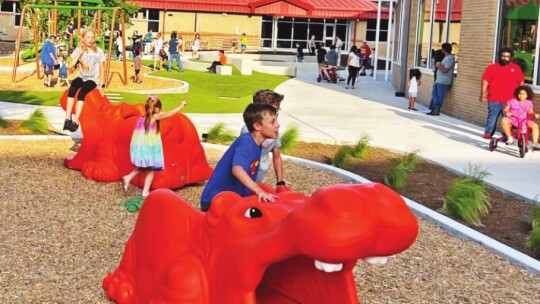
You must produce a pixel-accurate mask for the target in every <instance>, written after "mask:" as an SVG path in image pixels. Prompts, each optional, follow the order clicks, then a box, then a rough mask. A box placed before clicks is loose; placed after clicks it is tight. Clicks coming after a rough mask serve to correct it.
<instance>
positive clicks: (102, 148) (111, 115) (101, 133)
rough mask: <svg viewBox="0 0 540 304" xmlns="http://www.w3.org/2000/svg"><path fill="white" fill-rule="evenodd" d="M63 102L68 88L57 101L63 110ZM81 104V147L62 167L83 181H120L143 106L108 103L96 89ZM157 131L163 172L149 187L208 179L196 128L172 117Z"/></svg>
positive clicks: (129, 166) (140, 183)
mask: <svg viewBox="0 0 540 304" xmlns="http://www.w3.org/2000/svg"><path fill="white" fill-rule="evenodd" d="M66 102H67V90H66V92H65V93H64V95H63V96H62V97H61V99H60V104H61V105H62V107H63V108H64V109H65V108H66ZM84 103H85V104H84V109H83V111H82V114H81V117H80V121H81V128H82V133H83V139H82V142H81V146H80V148H79V151H78V152H77V154H76V155H75V156H73V157H68V158H66V159H65V161H64V164H65V165H66V167H68V168H70V169H76V170H81V172H82V174H83V176H84V177H86V178H90V179H93V180H96V181H108V182H112V181H119V180H120V179H121V177H122V176H123V175H126V174H128V173H129V172H131V171H132V170H133V169H134V166H133V165H132V164H131V160H130V155H129V145H130V142H131V135H132V133H133V129H134V128H135V123H136V121H137V118H138V117H139V116H140V115H142V113H144V105H142V104H138V105H131V104H127V103H120V104H114V105H113V104H111V102H110V101H109V99H107V97H104V96H101V95H100V94H99V91H98V90H93V91H91V92H90V93H89V94H88V95H86V98H85V102H84ZM73 110H74V111H75V107H73ZM160 129H161V139H162V143H163V153H164V158H165V170H163V171H160V172H156V175H155V178H154V181H153V183H152V187H151V188H152V189H157V188H169V189H175V188H180V187H182V186H183V185H186V184H190V183H196V182H201V181H205V180H207V179H208V178H210V175H211V174H212V168H211V167H210V166H209V164H208V161H207V160H206V156H205V154H204V150H203V148H202V146H201V143H200V142H199V137H198V134H197V130H196V129H195V127H194V126H193V123H191V121H190V120H189V119H188V118H187V117H186V116H185V115H183V114H175V116H173V117H171V118H168V119H164V120H163V121H162V122H161V128H160ZM145 176H146V175H145V174H144V173H143V174H139V175H138V176H137V177H135V178H133V180H132V181H131V183H133V184H134V185H137V186H139V187H142V186H143V185H144V177H145Z"/></svg>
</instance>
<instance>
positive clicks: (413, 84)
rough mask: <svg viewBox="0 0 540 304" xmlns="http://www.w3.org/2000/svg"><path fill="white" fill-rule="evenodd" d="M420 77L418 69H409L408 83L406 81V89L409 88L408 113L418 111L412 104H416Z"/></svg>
mask: <svg viewBox="0 0 540 304" xmlns="http://www.w3.org/2000/svg"><path fill="white" fill-rule="evenodd" d="M421 77H422V73H421V72H420V70H419V69H411V70H410V71H409V81H408V87H409V110H410V111H418V110H417V109H416V108H415V107H414V103H415V102H416V96H417V95H418V87H419V86H420V84H421V81H420V78H421Z"/></svg>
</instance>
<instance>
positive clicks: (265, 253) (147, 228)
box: [103, 183, 418, 304]
mask: <svg viewBox="0 0 540 304" xmlns="http://www.w3.org/2000/svg"><path fill="white" fill-rule="evenodd" d="M417 234H418V222H417V220H416V218H415V216H414V215H413V214H412V213H411V212H410V211H409V209H408V207H407V205H406V204H405V202H404V201H403V199H402V198H401V197H400V196H399V195H398V194H397V193H396V192H394V191H393V190H391V189H390V188H387V187H386V186H384V185H382V184H375V183H372V184H364V185H352V184H348V185H334V186H329V187H325V188H321V189H319V190H318V191H316V192H315V193H314V194H313V195H312V196H311V197H306V196H305V195H303V194H301V193H297V192H292V191H282V192H279V193H278V198H277V201H276V203H259V202H258V201H257V197H256V196H249V197H244V198H242V197H240V196H238V195H237V194H236V193H233V192H222V193H220V194H218V195H217V196H216V197H215V198H214V200H213V201H212V205H211V208H210V210H209V211H208V212H207V213H206V214H204V213H202V212H200V211H197V210H196V209H194V208H193V207H191V206H190V205H188V203H186V202H185V201H184V200H183V199H182V198H180V197H179V196H178V195H177V194H175V193H174V192H172V191H170V190H167V189H163V190H156V191H154V192H152V193H151V194H150V196H149V197H148V198H147V200H146V202H145V203H144V205H143V207H142V209H141V211H140V214H139V217H138V219H137V223H136V224H135V229H134V231H133V233H132V235H131V237H130V238H129V240H128V242H127V245H126V248H125V251H124V254H123V257H122V261H121V262H120V265H119V266H118V268H117V269H116V270H114V271H112V272H111V273H110V274H108V275H107V276H106V277H105V279H104V280H103V287H104V288H105V291H106V293H107V295H108V296H109V298H111V299H112V300H114V301H115V302H117V303H137V304H143V303H190V304H267V303H268V304H269V303H272V304H299V303H303V304H329V303H339V304H353V303H358V296H357V292H356V288H355V281H354V277H353V272H352V270H353V267H354V266H355V264H356V262H357V260H359V259H363V260H364V261H366V262H368V263H371V264H383V263H385V262H386V257H388V256H391V255H394V254H397V253H400V252H402V251H404V250H406V249H407V248H409V246H411V245H412V244H413V242H414V241H415V239H416V236H417Z"/></svg>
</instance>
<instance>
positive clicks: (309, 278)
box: [256, 256, 386, 304]
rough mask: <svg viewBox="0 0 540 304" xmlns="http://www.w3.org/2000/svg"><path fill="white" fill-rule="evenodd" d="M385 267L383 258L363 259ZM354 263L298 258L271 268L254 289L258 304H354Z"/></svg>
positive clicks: (356, 301) (355, 300)
mask: <svg viewBox="0 0 540 304" xmlns="http://www.w3.org/2000/svg"><path fill="white" fill-rule="evenodd" d="M364 260H365V261H366V262H367V263H369V264H384V263H385V262H386V258H385V257H373V258H367V259H364ZM355 264H356V261H349V262H343V263H326V262H322V261H317V260H314V259H313V258H310V257H306V256H297V257H293V258H290V259H287V260H285V261H281V262H279V263H275V264H273V265H271V266H270V267H269V268H268V269H267V270H266V272H265V274H264V277H263V279H262V280H261V283H260V284H259V286H258V287H257V292H256V294H257V304H266V303H273V304H300V303H302V304H319V303H321V304H322V303H341V304H352V303H354V304H356V303H358V297H357V294H356V287H355V283H354V277H353V275H352V270H353V267H354V265H355Z"/></svg>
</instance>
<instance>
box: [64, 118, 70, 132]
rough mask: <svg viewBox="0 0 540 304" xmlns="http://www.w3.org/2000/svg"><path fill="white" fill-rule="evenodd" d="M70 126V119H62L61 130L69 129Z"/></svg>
mask: <svg viewBox="0 0 540 304" xmlns="http://www.w3.org/2000/svg"><path fill="white" fill-rule="evenodd" d="M70 127H71V119H66V120H64V128H63V129H62V130H64V131H66V130H69V128H70Z"/></svg>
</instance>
